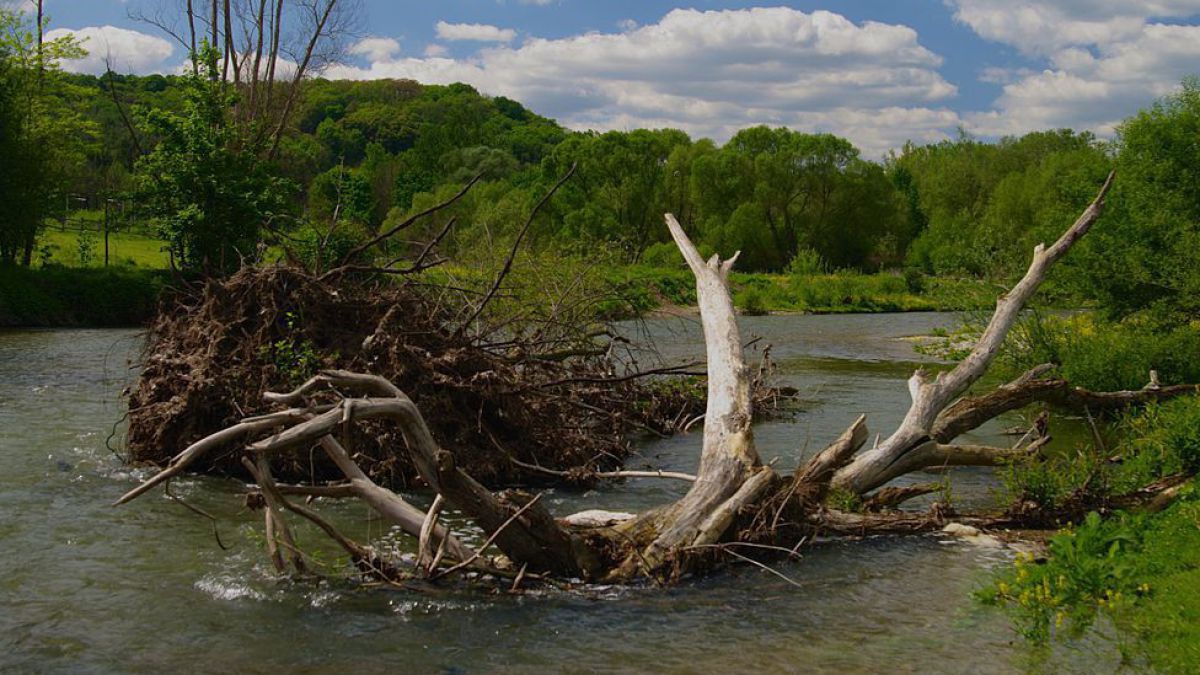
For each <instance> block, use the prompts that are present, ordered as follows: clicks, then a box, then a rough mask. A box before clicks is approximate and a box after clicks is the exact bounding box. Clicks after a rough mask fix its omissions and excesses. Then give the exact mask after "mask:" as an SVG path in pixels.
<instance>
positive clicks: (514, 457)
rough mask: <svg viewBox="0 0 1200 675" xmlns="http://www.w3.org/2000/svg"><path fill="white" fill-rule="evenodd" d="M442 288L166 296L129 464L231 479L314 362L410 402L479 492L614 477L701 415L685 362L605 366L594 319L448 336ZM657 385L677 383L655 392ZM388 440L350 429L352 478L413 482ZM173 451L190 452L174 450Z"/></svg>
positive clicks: (281, 279)
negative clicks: (638, 444) (245, 449)
mask: <svg viewBox="0 0 1200 675" xmlns="http://www.w3.org/2000/svg"><path fill="white" fill-rule="evenodd" d="M443 292H446V291H444V289H443V290H439V291H438V292H437V293H434V292H430V291H429V290H428V289H427V288H426V287H424V286H421V285H420V284H417V283H405V282H393V281H379V280H378V279H372V278H357V279H353V278H347V277H342V278H341V279H340V280H339V281H338V283H337V284H336V285H335V284H333V283H332V282H330V281H319V280H317V279H316V278H314V277H312V276H311V275H308V274H306V273H304V272H302V271H298V270H295V269H291V268H267V269H245V270H243V271H241V272H239V273H238V274H237V275H235V276H234V277H233V278H231V279H229V280H227V281H224V282H220V281H212V282H209V283H207V284H206V285H205V286H204V287H203V288H202V289H200V290H198V291H195V292H194V293H193V294H191V295H182V296H177V297H175V298H172V299H171V300H169V301H167V304H165V305H164V306H163V308H162V309H161V310H160V312H159V317H158V319H157V321H156V322H155V323H154V325H153V326H152V327H151V329H150V335H149V341H148V344H147V351H146V357H145V359H144V365H143V369H142V371H141V374H140V376H139V379H138V381H137V383H136V384H135V385H134V387H133V388H132V391H131V394H130V415H129V436H128V446H129V449H130V452H131V455H132V457H131V458H132V459H133V460H134V461H139V462H151V463H155V464H159V465H168V463H171V469H172V472H171V473H169V474H165V475H162V476H161V478H160V479H159V480H165V479H167V478H169V477H171V476H173V475H177V474H178V473H180V472H182V471H183V470H185V469H186V470H188V471H201V472H218V473H243V472H244V471H243V468H242V466H241V463H240V454H239V452H238V449H239V443H240V442H239V440H238V439H239V438H241V437H243V436H245V435H249V434H252V433H255V432H258V431H261V430H263V429H266V428H270V427H272V426H274V425H276V424H278V423H279V422H280V421H283V419H282V418H286V417H288V416H289V415H293V414H297V413H273V412H271V411H272V410H275V408H273V407H270V406H271V405H272V404H274V403H277V402H279V401H285V400H291V401H295V400H298V399H299V398H300V396H299V394H297V393H296V392H294V391H293V392H289V393H284V394H280V395H279V396H278V397H277V398H276V399H267V400H264V399H263V398H262V394H263V393H264V392H267V391H272V390H279V389H289V388H291V385H293V384H295V383H296V382H295V380H294V379H293V378H295V377H296V376H297V375H307V374H310V373H312V372H313V371H315V370H316V369H319V368H344V369H348V370H358V371H369V372H371V373H375V374H378V375H382V376H384V377H386V378H387V379H388V380H389V381H391V382H394V383H395V384H396V385H397V386H398V387H400V388H401V389H403V390H404V391H405V392H407V393H408V394H409V395H410V396H412V397H413V399H414V400H416V401H419V402H420V405H421V408H422V410H424V411H425V412H426V414H427V415H428V419H429V420H430V428H431V432H432V433H433V434H434V436H435V437H436V438H437V439H438V440H439V442H440V443H442V444H444V445H446V446H451V447H455V448H456V449H457V456H456V459H457V461H458V462H459V464H460V466H463V467H465V468H466V469H468V470H469V471H470V472H471V473H472V475H474V476H477V477H478V479H479V480H481V481H483V482H484V483H486V484H489V485H502V484H511V483H513V482H527V483H534V484H537V483H558V482H563V480H564V479H567V478H568V476H569V480H571V481H574V482H578V483H584V484H586V483H588V482H593V481H595V480H597V479H598V475H599V476H603V475H604V474H606V473H607V472H612V471H617V470H620V469H621V464H622V462H623V460H624V458H625V457H626V456H627V454H628V453H629V451H630V448H631V444H632V440H633V439H634V438H636V437H637V436H638V435H639V434H642V433H645V432H647V431H650V432H653V433H658V434H669V433H672V432H674V431H675V430H676V429H677V428H678V427H679V426H681V425H682V424H683V423H684V422H685V421H686V420H689V419H692V418H695V417H696V416H698V415H699V414H700V413H701V412H702V406H703V399H702V396H703V395H702V389H701V387H702V383H700V382H695V381H694V380H693V379H690V378H679V377H674V378H671V376H670V374H671V373H672V372H674V371H678V370H686V368H685V369H661V370H657V371H654V372H653V373H651V374H649V375H647V374H643V373H640V372H639V371H638V370H637V364H636V363H631V362H629V361H628V359H618V358H617V354H616V348H617V347H619V346H621V343H619V342H615V341H613V340H611V339H610V338H609V335H608V333H607V332H606V331H605V330H604V328H603V326H595V325H591V324H588V323H586V322H585V321H584V320H583V319H582V318H581V317H580V316H574V315H572V316H564V317H560V318H559V319H556V320H554V321H553V322H551V321H550V320H549V319H547V320H546V321H538V322H535V323H534V325H532V326H527V327H526V328H525V329H524V330H525V331H526V334H527V337H524V338H518V337H517V336H510V338H511V339H506V340H499V339H497V338H498V337H499V335H505V334H507V333H506V331H507V330H511V327H510V328H498V329H497V330H498V331H500V333H499V334H494V333H491V332H489V331H488V330H487V329H486V328H479V325H480V322H481V321H483V319H481V318H477V319H476V320H475V325H476V330H473V331H471V332H468V333H466V334H460V333H459V331H458V326H459V324H458V322H459V321H460V320H462V319H463V318H464V317H460V316H458V312H457V311H455V310H454V309H453V307H454V306H455V304H454V303H452V302H446V301H444V300H443V299H442V298H441V297H440V295H439V294H440V293H443ZM485 316H486V315H485ZM572 322H575V323H574V324H572ZM493 343H503V344H500V346H492V345H493ZM567 353H570V354H571V356H565V355H564V354H567ZM655 375H657V377H655ZM663 378H669V379H671V380H673V381H674V383H675V384H674V385H673V386H665V385H664V384H663ZM321 387H322V388H321V389H320V390H312V389H309V390H306V391H304V394H305V397H307V398H312V399H313V400H311V401H309V403H310V404H312V405H313V406H320V405H322V404H326V403H327V402H329V401H333V400H336V399H337V397H338V392H337V391H335V390H333V389H332V388H330V387H328V386H325V385H324V384H322V385H321ZM760 395H761V396H764V397H765V396H770V395H771V394H770V393H767V392H762V393H760ZM312 409H313V410H316V409H319V408H312ZM262 413H270V415H269V416H268V417H265V418H260V417H259V415H260V414H262ZM290 419H292V421H298V420H296V419H294V418H290ZM240 420H246V421H244V422H240ZM231 425H235V426H233V428H228V427H230V426H231ZM215 432H221V433H220V434H216V435H214V434H215ZM398 441H399V439H398V438H397V437H396V436H395V431H394V430H393V429H390V428H389V427H387V426H385V425H367V426H360V427H356V429H355V430H354V438H353V442H354V447H355V449H356V452H357V453H358V461H359V462H360V465H361V466H362V469H363V471H364V472H366V473H367V474H368V475H369V476H371V478H372V479H373V480H375V481H376V482H378V483H380V484H382V485H386V486H389V487H398V486H406V485H410V484H412V483H413V481H414V480H416V479H418V476H417V472H416V471H415V470H414V467H413V466H412V465H411V464H410V463H409V461H408V458H407V456H406V455H405V454H404V453H398V452H396V451H395V448H396V447H397V443H398ZM200 443H203V445H200ZM182 448H190V452H186V453H183V454H179V455H176V453H178V452H179V450H180V449H182ZM271 461H272V470H273V471H274V472H275V474H276V475H277V476H278V477H280V479H282V480H284V481H287V482H293V483H299V482H311V481H312V480H313V479H328V478H340V477H341V476H340V472H339V471H338V469H337V467H336V466H335V465H334V464H333V463H332V462H331V461H330V460H329V459H328V458H327V457H324V456H323V454H322V453H309V452H308V448H300V449H298V451H297V452H296V453H293V454H289V455H277V456H273V457H272V460H271ZM147 487H151V486H147Z"/></svg>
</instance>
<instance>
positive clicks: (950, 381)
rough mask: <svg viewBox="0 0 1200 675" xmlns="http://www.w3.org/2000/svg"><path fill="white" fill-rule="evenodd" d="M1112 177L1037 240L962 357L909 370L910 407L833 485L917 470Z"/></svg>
mask: <svg viewBox="0 0 1200 675" xmlns="http://www.w3.org/2000/svg"><path fill="white" fill-rule="evenodd" d="M1113 177H1114V174H1109V176H1108V179H1107V180H1105V181H1104V186H1103V187H1101V188H1100V194H1098V195H1097V196H1096V199H1095V200H1094V201H1093V202H1092V203H1091V205H1089V206H1088V207H1087V209H1086V210H1085V211H1084V212H1083V214H1082V215H1080V216H1079V219H1078V220H1076V221H1075V223H1074V224H1073V225H1072V226H1071V227H1070V228H1069V229H1068V230H1067V231H1066V232H1065V233H1064V234H1063V235H1062V236H1061V237H1060V238H1059V239H1058V241H1056V242H1054V245H1053V246H1051V247H1050V248H1046V247H1045V246H1043V245H1041V244H1039V245H1038V246H1037V248H1035V249H1034V251H1033V262H1031V263H1030V265H1029V269H1028V271H1026V272H1025V276H1024V277H1023V278H1022V279H1021V280H1020V281H1019V282H1017V285H1016V286H1013V288H1012V290H1010V291H1009V292H1008V293H1005V294H1004V295H1002V296H1000V299H999V300H997V301H996V311H995V312H994V313H993V314H992V318H991V321H989V322H988V325H987V328H986V329H984V331H983V334H982V335H981V336H980V337H979V341H978V342H977V343H976V344H975V347H974V348H973V349H972V350H971V353H970V354H969V355H968V356H967V357H966V358H965V359H963V360H962V361H960V362H959V363H958V365H956V366H955V367H954V368H953V369H952V370H950V371H949V372H947V373H939V374H938V375H936V376H934V377H932V378H931V377H930V375H929V373H928V372H926V371H925V370H923V369H921V370H917V372H915V373H913V376H912V377H911V378H910V379H909V380H908V391H909V393H910V394H911V396H912V405H911V406H910V407H909V409H908V414H906V415H905V416H904V421H903V422H901V424H900V427H899V428H898V429H896V431H894V432H893V433H892V435H891V436H889V437H888V438H887V439H886V440H884V441H883V442H882V443H880V444H879V445H878V446H876V447H874V448H871V449H870V450H868V451H866V452H864V453H862V454H860V455H858V456H857V457H855V459H854V461H852V462H851V463H850V464H849V465H847V466H846V467H845V468H844V469H842V470H841V471H839V472H838V473H837V475H836V476H835V477H834V482H835V483H836V484H837V485H839V486H841V487H844V488H846V489H848V490H850V491H852V492H856V493H859V494H863V493H866V492H868V491H870V490H873V489H875V488H877V487H881V486H883V485H884V484H886V483H888V482H889V481H891V480H892V479H893V478H896V477H898V476H902V475H904V474H905V473H908V472H911V471H914V470H916V469H919V468H922V467H921V466H920V465H919V464H920V461H921V460H922V458H921V457H920V454H921V453H923V452H925V451H927V450H928V447H929V445H930V444H934V443H936V442H937V441H936V440H934V438H933V427H934V423H935V422H936V421H937V418H938V416H939V415H941V414H942V411H944V410H945V409H946V407H947V406H949V405H950V404H951V403H953V402H954V401H955V399H957V398H958V397H960V396H962V395H963V394H965V393H966V392H967V390H968V389H969V388H970V387H971V385H972V384H974V383H975V382H977V381H978V380H979V378H981V377H983V375H984V373H986V372H987V369H988V367H989V366H990V365H991V363H992V360H993V359H995V357H996V354H997V353H998V352H999V351H1000V346H1001V345H1002V344H1003V343H1004V339H1005V337H1007V336H1008V332H1009V330H1011V329H1012V327H1013V325H1014V324H1016V322H1017V320H1018V319H1019V318H1020V315H1021V310H1022V309H1023V308H1024V307H1025V303H1026V302H1028V301H1029V298H1030V297H1032V296H1033V294H1034V292H1036V291H1037V289H1038V287H1039V286H1041V284H1042V282H1043V281H1044V280H1045V279H1046V274H1047V273H1048V272H1049V271H1050V268H1051V267H1053V266H1054V263H1056V262H1058V261H1059V260H1060V259H1062V257H1063V256H1064V255H1066V254H1067V252H1068V251H1070V250H1071V247H1072V246H1074V245H1075V242H1077V241H1079V239H1081V238H1082V237H1083V236H1084V235H1086V234H1087V233H1088V231H1089V230H1090V229H1091V228H1092V225H1093V224H1094V223H1095V222H1096V220H1097V219H1098V218H1099V217H1100V213H1101V211H1102V210H1103V208H1104V199H1105V197H1106V196H1107V195H1108V190H1109V187H1111V186H1112V181H1113ZM935 461H936V460H935Z"/></svg>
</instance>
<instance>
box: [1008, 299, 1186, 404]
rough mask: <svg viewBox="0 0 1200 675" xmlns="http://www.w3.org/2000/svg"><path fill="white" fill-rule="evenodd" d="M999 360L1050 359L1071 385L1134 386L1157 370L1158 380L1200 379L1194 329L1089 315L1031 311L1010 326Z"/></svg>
mask: <svg viewBox="0 0 1200 675" xmlns="http://www.w3.org/2000/svg"><path fill="white" fill-rule="evenodd" d="M1005 361H1006V362H1007V364H1008V365H1009V367H1010V369H1011V370H1012V371H1013V372H1018V371H1023V370H1025V369H1028V368H1030V367H1032V366H1034V365H1037V364H1039V363H1055V364H1058V366H1059V374H1060V375H1061V376H1062V377H1064V378H1065V379H1067V380H1068V381H1070V382H1071V384H1073V385H1076V386H1080V387H1086V388H1088V389H1093V390H1098V391H1116V390H1121V389H1140V388H1141V387H1143V386H1145V385H1146V383H1147V382H1149V380H1150V371H1151V370H1156V371H1158V375H1159V379H1160V380H1161V381H1162V382H1163V383H1164V384H1177V383H1189V382H1200V330H1198V329H1197V328H1195V327H1193V326H1181V327H1177V328H1173V329H1169V330H1166V331H1160V330H1156V329H1155V327H1154V326H1151V325H1149V324H1147V323H1145V322H1139V321H1135V320H1130V321H1125V322H1108V321H1104V320H1103V319H1101V318H1099V317H1097V316H1095V315H1092V314H1076V315H1072V316H1042V315H1038V314H1034V315H1031V316H1030V318H1029V319H1027V320H1025V321H1023V322H1021V324H1019V325H1018V326H1017V327H1016V328H1015V329H1014V331H1013V334H1012V335H1011V336H1010V338H1009V342H1008V344H1007V345H1006V354H1005Z"/></svg>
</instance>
